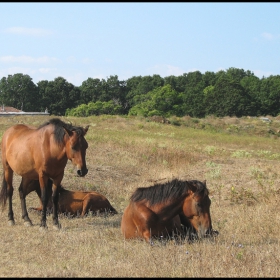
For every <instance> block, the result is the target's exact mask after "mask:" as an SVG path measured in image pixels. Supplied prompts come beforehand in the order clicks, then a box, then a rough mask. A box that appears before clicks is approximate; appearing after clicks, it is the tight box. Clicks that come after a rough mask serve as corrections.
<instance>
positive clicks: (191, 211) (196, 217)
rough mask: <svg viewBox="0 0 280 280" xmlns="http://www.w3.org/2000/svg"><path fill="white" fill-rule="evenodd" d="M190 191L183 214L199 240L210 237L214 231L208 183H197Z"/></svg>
mask: <svg viewBox="0 0 280 280" xmlns="http://www.w3.org/2000/svg"><path fill="white" fill-rule="evenodd" d="M190 189H191V190H190V192H189V195H188V196H187V197H186V199H185V202H184V204H183V213H184V215H185V216H186V217H187V218H188V220H189V222H190V224H191V225H192V227H193V228H194V229H195V230H196V233H197V235H198V237H199V238H202V237H206V236H210V235H212V234H213V233H214V231H213V229H212V222H211V216H210V205H211V200H210V198H209V196H208V190H207V188H206V181H204V182H199V181H195V183H193V184H192V185H191V186H190Z"/></svg>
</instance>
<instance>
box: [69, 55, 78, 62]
mask: <svg viewBox="0 0 280 280" xmlns="http://www.w3.org/2000/svg"><path fill="white" fill-rule="evenodd" d="M66 60H67V62H72V63H73V62H76V61H77V59H76V57H75V56H69V57H67V59H66Z"/></svg>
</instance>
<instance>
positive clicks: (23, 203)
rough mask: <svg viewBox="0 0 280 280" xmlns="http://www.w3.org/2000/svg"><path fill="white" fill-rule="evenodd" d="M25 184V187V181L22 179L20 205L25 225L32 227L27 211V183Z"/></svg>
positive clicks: (19, 189)
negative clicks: (25, 191)
mask: <svg viewBox="0 0 280 280" xmlns="http://www.w3.org/2000/svg"><path fill="white" fill-rule="evenodd" d="M24 184H25V185H24V186H23V179H21V182H20V186H19V188H18V191H19V197H20V203H21V211H22V218H23V219H24V224H25V225H26V226H32V222H31V220H30V218H29V216H28V212H27V209H26V200H25V197H26V194H25V193H24V192H23V189H26V184H27V182H24Z"/></svg>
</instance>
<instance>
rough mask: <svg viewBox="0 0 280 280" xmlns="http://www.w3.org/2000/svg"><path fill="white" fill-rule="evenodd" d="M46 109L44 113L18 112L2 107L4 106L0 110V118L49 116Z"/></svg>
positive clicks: (14, 109) (12, 108)
mask: <svg viewBox="0 0 280 280" xmlns="http://www.w3.org/2000/svg"><path fill="white" fill-rule="evenodd" d="M49 114H50V113H49V112H48V108H46V110H45V112H24V111H21V110H18V109H16V108H14V107H9V106H4V104H3V105H2V106H1V109H0V117H9V116H22V115H34V116H38V115H49Z"/></svg>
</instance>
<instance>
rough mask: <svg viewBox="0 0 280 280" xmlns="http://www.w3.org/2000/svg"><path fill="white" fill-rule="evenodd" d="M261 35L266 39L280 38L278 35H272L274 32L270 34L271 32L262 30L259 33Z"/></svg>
mask: <svg viewBox="0 0 280 280" xmlns="http://www.w3.org/2000/svg"><path fill="white" fill-rule="evenodd" d="M261 37H262V38H264V39H266V40H270V41H271V40H274V39H278V38H280V35H274V34H271V33H268V32H264V33H262V34H261Z"/></svg>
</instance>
